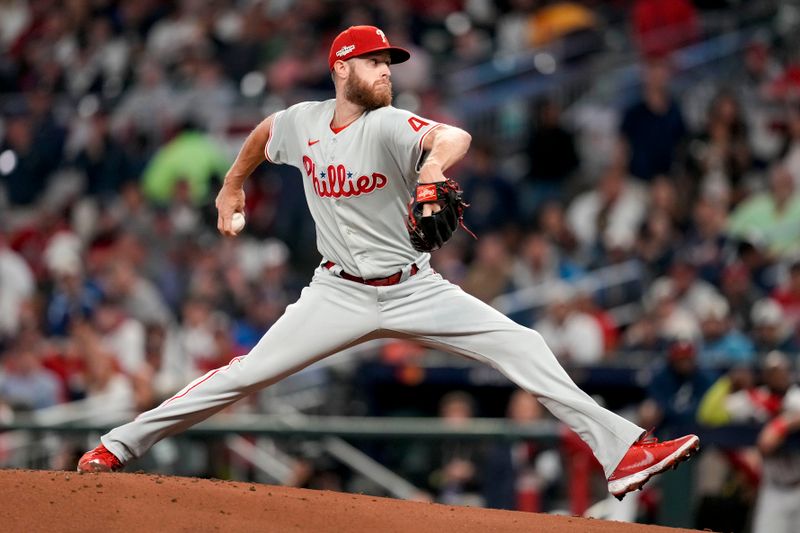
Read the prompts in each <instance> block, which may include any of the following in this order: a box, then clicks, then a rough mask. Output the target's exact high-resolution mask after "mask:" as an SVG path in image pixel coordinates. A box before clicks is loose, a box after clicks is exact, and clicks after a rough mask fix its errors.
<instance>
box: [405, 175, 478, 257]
mask: <svg viewBox="0 0 800 533" xmlns="http://www.w3.org/2000/svg"><path fill="white" fill-rule="evenodd" d="M425 204H439V206H441V208H442V209H441V211H437V212H436V213H434V214H432V215H429V216H422V208H423V206H424V205H425ZM467 207H469V204H468V203H466V202H464V200H463V198H462V197H461V189H460V188H459V186H458V183H456V182H455V181H453V180H451V179H447V180H445V181H439V182H436V183H418V184H417V188H416V191H415V194H414V198H412V199H411V202H409V204H408V219H407V220H406V227H407V228H408V234H409V235H410V236H411V246H413V247H414V249H415V250H417V251H419V252H432V251H434V250H438V249H439V248H441V247H442V245H443V244H444V243H446V242H447V241H448V240H449V239H450V237H452V236H453V232H455V231H456V229H458V226H459V225H460V226H461V227H463V228H464V230H465V231H467V232H468V233H469V234H470V235H472V236H473V237H475V235H474V234H473V233H472V232H471V231H469V230H468V229H467V228H466V226H464V209H466V208H467Z"/></svg>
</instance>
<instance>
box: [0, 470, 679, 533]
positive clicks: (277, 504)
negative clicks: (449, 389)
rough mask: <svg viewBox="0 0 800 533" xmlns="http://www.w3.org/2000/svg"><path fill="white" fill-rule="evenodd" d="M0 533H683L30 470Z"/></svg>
mask: <svg viewBox="0 0 800 533" xmlns="http://www.w3.org/2000/svg"><path fill="white" fill-rule="evenodd" d="M0 529H2V531H4V532H13V533H16V532H25V533H28V532H37V531H47V532H62V531H63V532H73V531H74V532H95V531H98V532H99V531H102V532H115V531H120V532H132V531H133V532H136V531H147V532H162V531H164V532H173V531H223V532H227V531H235V532H237V533H240V532H249V531H259V532H281V533H283V532H314V533H327V532H331V533H334V532H335V533H345V532H348V533H349V532H353V533H361V532H371V533H372V532H375V533H394V532H398V533H399V532H403V533H405V532H413V533H451V532H458V533H484V532H491V533H504V532H523V531H524V532H532V531H535V532H554V533H561V532H582V533H583V532H586V533H594V532H603V533H659V532H662V533H679V532H681V531H688V530H685V529H671V528H664V527H655V526H644V525H637V524H623V523H620V522H606V521H603V520H587V519H583V518H573V517H563V516H548V515H541V514H532V513H518V512H511V511H496V510H489V509H475V508H466V507H451V506H448V505H439V504H431V503H417V502H407V501H401V500H393V499H388V498H377V497H373V496H363V495H355V494H344V493H338V492H328V491H315V490H304V489H294V488H287V487H276V486H272V485H261V484H257V483H234V482H230V481H220V480H208V479H198V478H183V477H167V476H158V475H153V474H78V473H74V472H60V471H59V472H53V471H30V470H0Z"/></svg>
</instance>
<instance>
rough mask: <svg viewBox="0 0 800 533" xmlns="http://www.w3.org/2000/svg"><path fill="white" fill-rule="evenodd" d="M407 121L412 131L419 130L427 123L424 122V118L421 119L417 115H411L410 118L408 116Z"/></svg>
mask: <svg viewBox="0 0 800 533" xmlns="http://www.w3.org/2000/svg"><path fill="white" fill-rule="evenodd" d="M408 123H409V124H410V125H411V127H412V128H413V129H414V131H419V130H421V129H422V128H424V127H425V126H428V125H429V123H428V122H425V121H424V120H422V119H421V118H419V117H411V118H409V119H408Z"/></svg>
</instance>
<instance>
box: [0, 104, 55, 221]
mask: <svg viewBox="0 0 800 533" xmlns="http://www.w3.org/2000/svg"><path fill="white" fill-rule="evenodd" d="M34 128H35V125H34V123H33V118H32V117H31V116H30V115H29V114H28V113H26V112H24V111H23V112H19V113H17V114H15V115H13V116H9V117H7V120H6V126H5V129H6V131H5V137H4V139H3V142H2V143H0V154H4V156H5V157H4V165H3V167H2V168H0V184H2V186H3V189H4V192H5V197H6V199H7V201H8V203H9V204H10V205H11V206H12V207H17V208H19V207H26V206H31V204H33V203H34V202H35V201H36V200H37V199H39V197H40V196H41V194H42V192H43V191H44V190H45V189H46V188H47V186H48V183H49V176H50V173H51V172H52V171H53V170H54V169H53V162H54V161H58V160H59V154H52V153H48V152H47V151H46V149H45V147H44V146H41V145H37V144H36V139H35V130H34Z"/></svg>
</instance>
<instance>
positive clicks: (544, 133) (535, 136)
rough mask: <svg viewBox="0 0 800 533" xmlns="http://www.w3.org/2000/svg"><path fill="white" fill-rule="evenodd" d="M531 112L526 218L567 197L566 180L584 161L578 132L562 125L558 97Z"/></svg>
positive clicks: (523, 203) (525, 200)
mask: <svg viewBox="0 0 800 533" xmlns="http://www.w3.org/2000/svg"><path fill="white" fill-rule="evenodd" d="M531 115H532V116H531V120H530V124H531V125H532V130H531V134H530V137H529V139H528V145H527V150H526V151H527V155H528V157H529V158H530V172H529V173H528V175H527V176H526V185H527V187H526V192H525V194H524V197H523V198H522V199H521V204H522V206H521V207H522V208H523V214H524V216H525V219H526V220H529V219H531V218H532V217H533V215H534V214H535V213H536V210H537V208H538V207H539V206H540V205H542V204H543V203H545V202H548V201H552V200H556V201H560V200H563V195H564V187H565V185H566V182H567V180H568V179H569V178H570V176H571V175H572V173H573V172H575V171H576V170H577V168H578V165H579V163H580V161H579V160H578V153H577V150H576V148H575V138H574V135H573V134H572V132H570V131H568V130H567V129H565V128H564V127H563V126H562V124H561V108H560V106H559V105H558V103H557V102H556V101H555V100H554V99H551V98H543V99H541V100H538V101H537V102H535V103H534V105H533V112H532V113H531Z"/></svg>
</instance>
